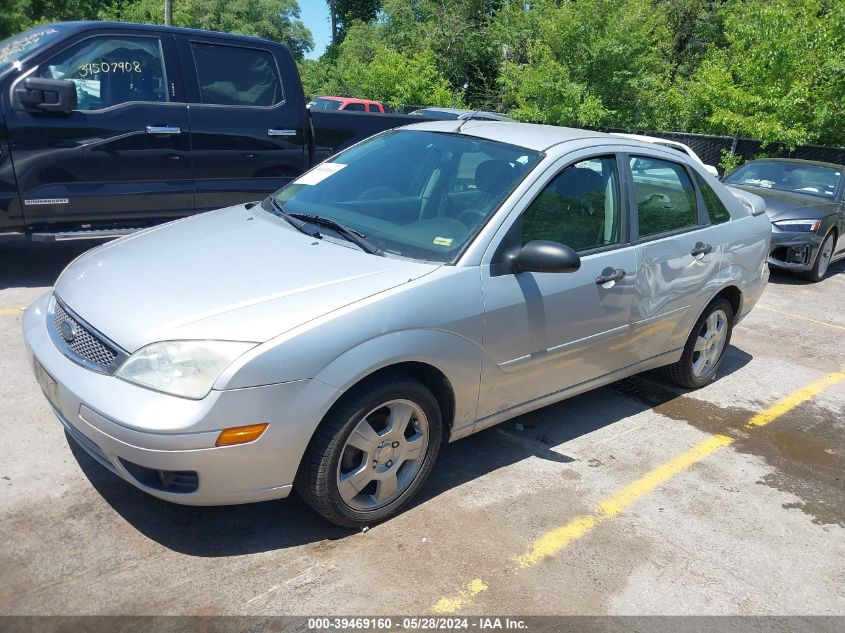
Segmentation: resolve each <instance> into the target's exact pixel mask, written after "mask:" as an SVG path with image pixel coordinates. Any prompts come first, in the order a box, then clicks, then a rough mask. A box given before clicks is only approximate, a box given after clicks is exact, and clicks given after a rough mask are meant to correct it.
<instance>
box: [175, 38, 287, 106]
mask: <svg viewBox="0 0 845 633" xmlns="http://www.w3.org/2000/svg"><path fill="white" fill-rule="evenodd" d="M191 48H192V49H193V52H194V61H195V62H196V65H197V78H198V79H199V84H200V95H201V98H202V102H203V103H212V104H218V105H242V106H264V107H266V106H272V105H276V104H277V103H279V102H281V101H282V99H283V98H284V97H283V94H282V82H281V81H279V73H278V70H277V68H276V60H275V59H274V58H273V55H272V54H270V53H269V52H268V51H262V50H258V49H255V48H245V47H242V46H226V45H221V44H206V43H202V42H191Z"/></svg>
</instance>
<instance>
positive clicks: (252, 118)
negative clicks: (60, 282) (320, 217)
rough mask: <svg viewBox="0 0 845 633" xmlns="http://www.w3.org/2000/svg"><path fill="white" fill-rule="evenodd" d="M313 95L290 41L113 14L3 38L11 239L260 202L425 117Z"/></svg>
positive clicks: (3, 153) (2, 126) (6, 228)
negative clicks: (312, 107)
mask: <svg viewBox="0 0 845 633" xmlns="http://www.w3.org/2000/svg"><path fill="white" fill-rule="evenodd" d="M415 120H417V119H414V118H413V117H405V116H401V115H386V114H367V113H343V112H315V113H313V114H312V113H311V112H310V111H309V110H308V109H307V108H306V107H305V99H304V97H303V94H302V85H301V83H300V79H299V74H298V72H297V67H296V63H295V62H294V60H293V57H292V56H291V54H290V51H288V49H287V48H286V47H284V46H283V45H281V44H278V43H276V42H272V41H269V40H264V39H260V38H254V37H244V36H239V35H229V34H223V33H212V32H208V31H199V30H193V29H183V28H171V27H162V26H153V25H141V24H122V23H110V22H73V23H61V24H46V25H42V26H38V27H35V28H33V29H31V30H29V31H26V32H24V33H21V34H19V35H15V36H12V37H10V38H8V39H6V40H4V41H2V42H0V238H1V237H3V236H10V235H26V236H27V237H29V238H30V239H34V240H63V239H79V238H109V237H114V236H117V235H122V234H124V233H127V232H131V231H132V230H136V229H138V228H142V227H145V226H149V225H151V224H155V223H158V222H162V221H165V220H170V219H173V218H177V217H181V216H185V215H190V214H193V213H199V212H202V211H206V210H209V209H215V208H219V207H224V206H227V205H230V204H236V203H241V202H247V201H250V200H257V199H260V198H262V197H264V195H266V194H267V193H269V192H271V191H274V190H276V189H278V188H279V187H281V186H282V185H284V184H286V183H287V182H289V181H290V180H291V179H292V178H295V177H297V176H298V175H299V174H301V173H302V172H303V171H305V170H307V169H308V168H310V167H311V166H312V165H314V164H316V163H317V162H320V161H322V160H323V159H325V158H326V157H328V156H329V155H331V154H333V153H334V152H336V151H337V150H339V149H342V148H343V147H346V146H348V145H350V144H352V143H354V142H357V141H358V140H361V139H363V138H366V137H367V136H370V135H372V134H374V133H376V132H379V131H382V130H385V129H389V128H392V127H396V126H398V125H404V124H406V123H409V122H411V121H415Z"/></svg>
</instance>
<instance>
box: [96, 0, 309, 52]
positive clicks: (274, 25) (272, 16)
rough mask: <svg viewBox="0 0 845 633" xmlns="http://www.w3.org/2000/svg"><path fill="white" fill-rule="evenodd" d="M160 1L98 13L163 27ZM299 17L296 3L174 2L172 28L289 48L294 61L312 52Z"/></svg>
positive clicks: (130, 1) (132, 0)
mask: <svg viewBox="0 0 845 633" xmlns="http://www.w3.org/2000/svg"><path fill="white" fill-rule="evenodd" d="M163 7H164V4H163V2H162V1H161V0H126V1H124V2H120V3H118V4H115V5H112V6H111V7H109V8H108V9H106V10H103V11H102V12H101V17H103V18H104V19H114V20H121V21H126V22H147V23H153V24H163V23H164V10H163ZM299 17H300V9H299V3H298V2H297V1H296V0H176V1H175V2H174V3H173V24H174V25H175V26H188V27H193V28H199V29H208V30H213V31H224V32H227V33H241V34H243V35H257V36H259V37H266V38H268V39H271V40H275V41H277V42H282V43H283V44H286V45H287V47H288V48H290V50H291V52H292V53H293V55H294V57H296V58H297V59H302V57H303V55H304V54H305V53H306V52H308V51H310V50H311V49H312V48H314V38H313V36H312V35H311V31H310V30H309V29H308V28H307V27H306V26H305V24H304V23H303V22H302V20H300V19H299Z"/></svg>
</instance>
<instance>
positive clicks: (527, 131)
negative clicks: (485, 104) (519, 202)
mask: <svg viewBox="0 0 845 633" xmlns="http://www.w3.org/2000/svg"><path fill="white" fill-rule="evenodd" d="M460 123H461V122H459V121H451V120H450V121H426V122H424V123H414V124H412V125H408V126H406V127H405V129H409V130H426V131H429V132H455V131H456V130H457V129H458V126H459V125H460ZM462 123H463V125H462V126H461V134H466V135H467V136H475V137H478V138H484V139H489V140H491V141H499V142H501V143H510V144H511V145H518V146H521V147H527V148H528V149H533V150H537V151H543V150H546V149H548V148H549V147H551V146H552V145H557V144H558V143H565V142H566V141H575V140H579V139H584V138H601V139H611V140H616V141H617V142H618V141H619V139H618V138H614V137H612V136H610V135H609V134H604V133H603V132H593V131H591V130H580V129H578V128H572V127H558V126H556V125H535V124H533V123H517V122H515V121H473V120H467V121H463V122H462Z"/></svg>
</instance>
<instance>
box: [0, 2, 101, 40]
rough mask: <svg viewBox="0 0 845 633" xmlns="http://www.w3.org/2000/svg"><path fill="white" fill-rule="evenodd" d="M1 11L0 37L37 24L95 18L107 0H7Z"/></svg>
mask: <svg viewBox="0 0 845 633" xmlns="http://www.w3.org/2000/svg"><path fill="white" fill-rule="evenodd" d="M6 3H7V5H8V6H6V4H4V7H3V11H2V12H0V38H5V37H8V36H9V35H13V34H15V33H19V32H20V31H23V30H24V29H27V28H29V27H31V26H33V25H35V24H43V23H45V22H62V21H66V20H94V19H96V18H97V15H98V13H99V12H100V11H101V10H102V9H103V8H104V7H105V6H106V5H107V0H6Z"/></svg>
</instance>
